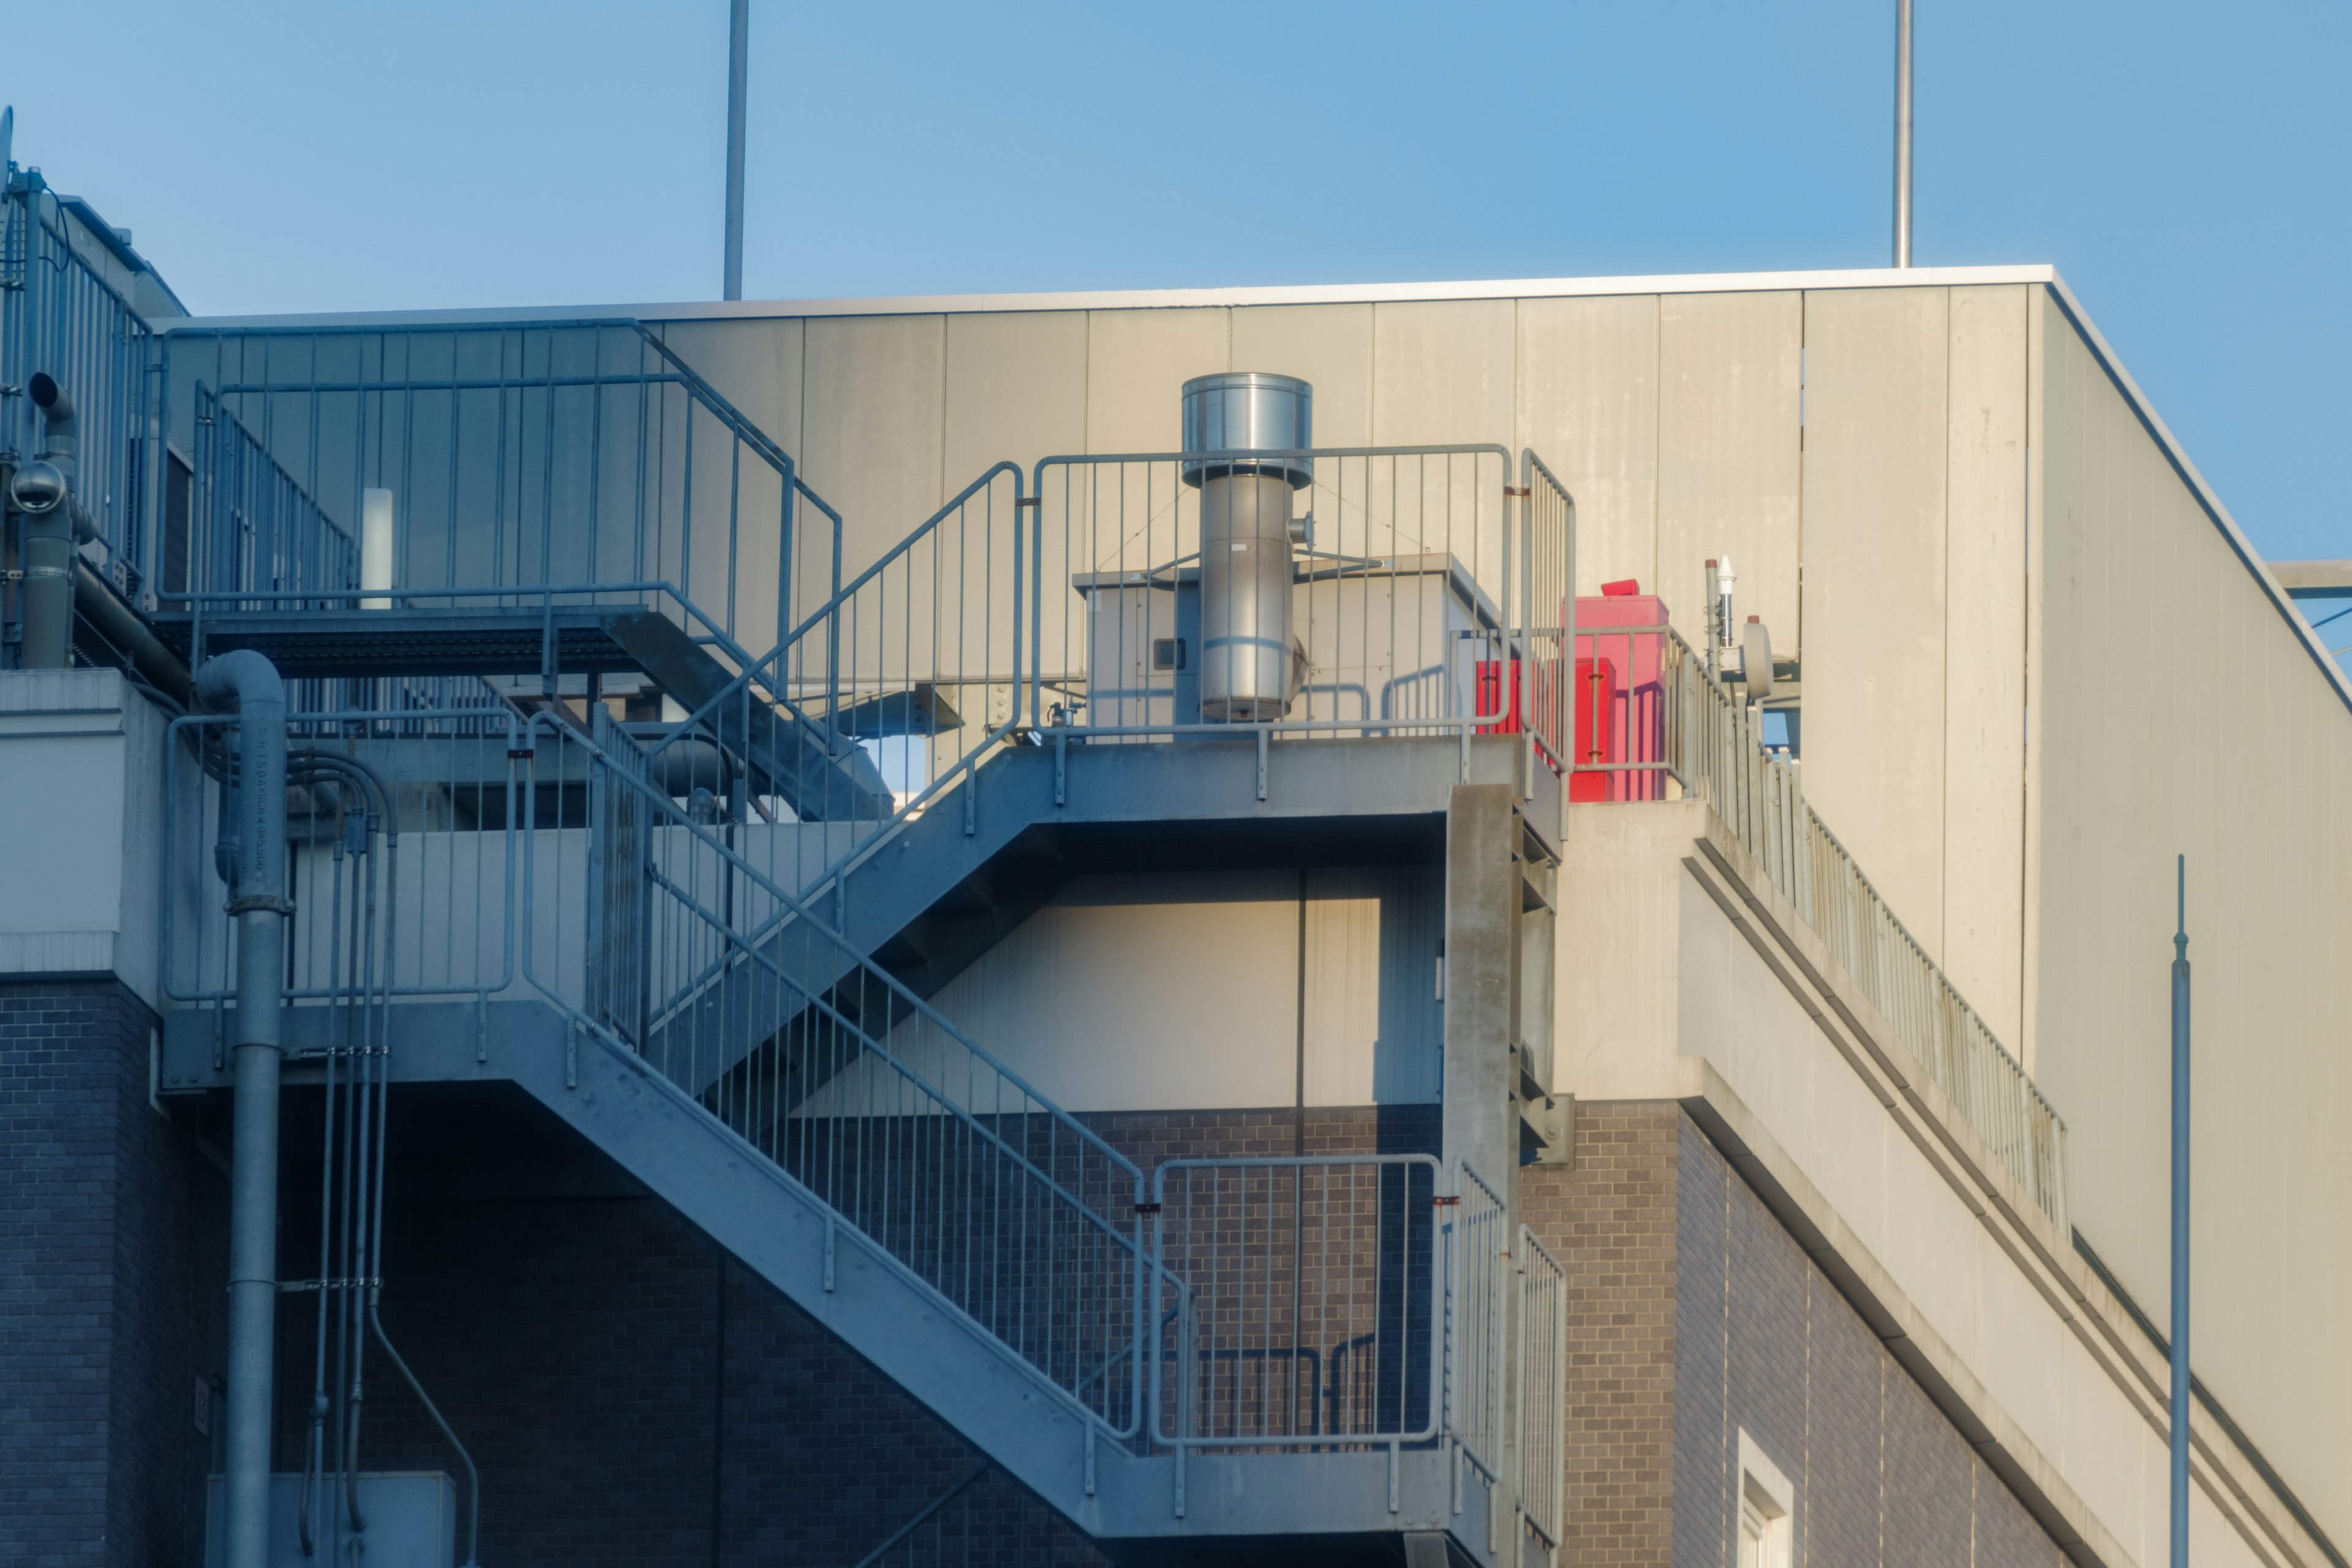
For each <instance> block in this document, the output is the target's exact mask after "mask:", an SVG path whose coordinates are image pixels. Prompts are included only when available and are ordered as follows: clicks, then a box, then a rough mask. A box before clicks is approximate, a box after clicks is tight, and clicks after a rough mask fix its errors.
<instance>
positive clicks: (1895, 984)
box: [1573, 626, 2067, 1234]
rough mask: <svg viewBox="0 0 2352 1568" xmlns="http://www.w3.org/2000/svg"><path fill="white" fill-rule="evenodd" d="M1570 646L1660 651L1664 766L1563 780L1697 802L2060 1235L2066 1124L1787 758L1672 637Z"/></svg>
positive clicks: (1607, 768) (1647, 631)
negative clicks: (1900, 914) (1660, 786)
mask: <svg viewBox="0 0 2352 1568" xmlns="http://www.w3.org/2000/svg"><path fill="white" fill-rule="evenodd" d="M1580 636H1581V637H1583V638H1586V639H1592V640H1593V641H1594V642H1595V643H1596V647H1597V644H1598V643H1599V642H1600V641H1601V640H1604V639H1614V638H1617V637H1626V638H1629V639H1630V638H1632V637H1655V638H1658V639H1659V640H1660V643H1661V655H1662V657H1661V659H1660V667H1659V686H1660V690H1659V692H1658V694H1657V697H1658V701H1659V703H1660V707H1661V711H1660V713H1659V715H1658V717H1659V719H1660V721H1661V722H1660V726H1659V729H1660V733H1659V735H1658V741H1659V746H1660V753H1661V754H1658V755H1654V756H1643V757H1633V758H1628V759H1626V760H1624V761H1622V762H1619V763H1603V764H1591V763H1577V764H1575V766H1574V770H1573V771H1575V772H1577V773H1619V774H1622V773H1639V772H1651V773H1658V774H1661V775H1663V776H1665V777H1668V778H1671V779H1672V780H1673V781H1674V782H1675V784H1676V785H1677V786H1679V788H1680V789H1681V790H1682V791H1683V792H1684V793H1685V794H1686V795H1699V796H1703V797H1704V798H1705V799H1706V802H1707V805H1708V807H1709V809H1710V811H1711V812H1712V814H1713V815H1714V816H1715V818H1716V819H1717V821H1718V822H1720V823H1722V824H1723V826H1724V827H1725V828H1726V829H1727V831H1728V832H1729V833H1730V834H1731V836H1732V837H1734V838H1735V839H1737V840H1738V843H1739V845H1740V847H1742V848H1744V849H1745V850H1746V851H1747V852H1748V854H1749V855H1750V856H1751V857H1753V858H1754V859H1755V861H1756V864H1757V865H1758V867H1759V868H1760V869H1761V871H1762V873H1763V875H1764V877H1765V879H1767V880H1768V881H1769V882H1770V883H1771V884H1772V886H1773V887H1774V888H1775V889H1778V890H1779V891H1780V893H1781V894H1782V895H1783V896H1784V897H1786V898H1787V899H1788V900H1789V901H1790V904H1791V905H1793V906H1794V907H1795V909H1796V912H1797V917H1798V919H1799V920H1801V921H1803V922H1804V924H1805V927H1806V929H1807V930H1809V931H1811V932H1812V933H1813V934H1814V935H1815V936H1817V937H1819V938H1820V939H1821V940H1822V943H1823V945H1824V946H1826V947H1827V948H1828V949H1829V952H1830V955H1831V956H1832V958H1833V959H1835V960H1836V961H1837V963H1838V964H1839V965H1840V966H1841V967H1842V968H1843V969H1844V970H1845V972H1846V973H1847V974H1848V975H1849V976H1851V977H1852V979H1853V982H1854V984H1855V985H1856V987H1857V988H1858V989H1859V990H1860V991H1861V992H1862V994H1863V995H1864V996H1865V997H1866V998H1868V1000H1869V1002H1870V1004H1871V1005H1872V1006H1873V1007H1874V1008H1876V1009H1877V1010H1878V1013H1879V1015H1880V1016H1882V1017H1884V1018H1885V1020H1886V1023H1887V1025H1888V1026H1889V1027H1890V1028H1891V1029H1892V1030H1893V1031H1894V1033H1895V1037H1897V1038H1898V1039H1899V1040H1901V1041H1902V1043H1903V1045H1904V1047H1906V1049H1907V1050H1908V1051H1909V1052H1910V1053H1911V1055H1912V1056H1913V1058H1915V1059H1916V1061H1917V1062H1918V1063H1919V1065H1920V1067H1921V1068H1923V1069H1924V1070H1925V1071H1926V1072H1927V1076H1928V1077H1929V1078H1930V1079H1933V1080H1934V1081H1935V1083H1936V1085H1937V1088H1938V1089H1941V1090H1942V1091H1943V1092H1944V1094H1945V1095H1946V1097H1947V1098H1948V1099H1949V1100H1951V1101H1952V1104H1953V1106H1954V1108H1955V1109H1956V1110H1958V1112H1959V1114H1960V1116H1961V1117H1962V1119H1963V1120H1965V1121H1967V1122H1968V1123H1969V1126H1970V1127H1972V1128H1973V1129H1974V1130H1975V1131H1977V1132H1978V1133H1979V1135H1980V1136H1982V1137H1983V1138H1984V1140H1985V1142H1986V1143H1987V1144H1988V1145H1990V1149H1991V1151H1992V1153H1993V1155H1994V1157H1995V1158H1996V1159H1997V1160H1999V1161H2000V1164H2001V1166H2002V1168H2003V1169H2005V1170H2007V1171H2008V1172H2009V1173H2010V1174H2011V1175H2012V1176H2014V1177H2015V1178H2016V1179H2017V1181H2018V1182H2019V1184H2021V1185H2022V1186H2023V1187H2024V1188H2025V1190H2026V1193H2027V1194H2028V1195H2029V1196H2030V1197H2031V1198H2032V1201H2033V1203H2034V1204H2035V1205H2037V1206H2038V1207H2040V1208H2041V1209H2042V1212H2043V1213H2044V1214H2046V1215H2049V1216H2050V1219H2051V1221H2052V1222H2053V1224H2055V1225H2056V1226H2058V1227H2059V1229H2060V1231H2061V1233H2062V1234H2063V1232H2064V1230H2065V1228H2066V1223H2067V1222H2066V1190H2065V1163H2066V1162H2065V1142H2066V1124H2065V1121H2064V1120H2063V1118H2061V1117H2060V1116H2059V1114H2058V1111H2057V1109H2056V1108H2055V1107H2054V1106H2053V1105H2052V1104H2051V1103H2050V1101H2049V1100H2048V1098H2047V1097H2046V1096H2044V1095H2043V1094H2042V1090H2041V1089H2040V1087H2039V1086H2038V1085H2036V1084H2035V1083H2034V1081H2033V1080H2032V1077H2031V1076H2029V1075H2028V1074H2027V1072H2026V1071H2025V1068H2024V1066H2023V1064H2022V1063H2021V1062H2020V1061H2019V1060H2018V1058H2016V1057H2015V1056H2014V1055H2012V1054H2011V1052H2010V1050H2009V1048H2008V1047H2006V1046H2004V1045H2003V1044H2002V1043H2001V1041H2000V1037H1998V1036H1996V1035H1995V1034H1994V1033H1993V1032H1992V1030H1991V1028H1990V1026H1987V1025H1986V1023H1985V1021H1984V1019H1983V1016H1981V1015H1980V1014H1979V1013H1978V1012H1977V1010H1976V1009H1975V1008H1974V1007H1973V1006H1971V1005H1969V1001H1968V999H1967V998H1966V997H1964V996H1963V995H1961V994H1960V992H1959V990H1958V987H1957V986H1955V985H1954V984H1952V981H1951V979H1950V977H1949V976H1948V975H1947V974H1946V973H1944V971H1943V970H1942V968H1941V967H1940V966H1939V965H1937V963H1936V962H1935V961H1934V960H1933V959H1931V958H1930V957H1928V956H1927V950H1926V949H1925V948H1923V947H1922V946H1921V945H1920V943H1919V942H1918V940H1917V939H1916V937H1914V936H1913V935H1912V934H1911V932H1910V931H1909V929H1908V928H1907V927H1906V926H1905V925H1904V924H1903V922H1902V921H1901V920H1900V919H1898V918H1897V917H1896V915H1895V911H1894V910H1893V909H1892V908H1891V907H1890V906H1889V904H1888V903H1887V901H1886V900H1885V896H1884V895H1883V894H1881V893H1880V892H1879V890H1878V889H1877V887H1876V886H1875V885H1874V883H1873V882H1872V881H1871V879H1869V877H1868V876H1867V875H1866V874H1864V871H1863V869H1862V868H1861V866H1860V864H1859V863H1858V862H1857V861H1856V860H1855V859H1854V858H1853V854H1852V853H1851V852H1850V851H1849V850H1848V849H1847V848H1846V847H1845V846H1844V844H1843V843H1842V842H1841V841H1840V840H1839V838H1838V837H1837V836H1836V834H1834V833H1832V831H1831V830H1830V827H1829V826H1828V824H1826V823H1825V822H1823V821H1822V818H1821V816H1820V814H1818V813H1817V812H1815V811H1814V810H1813V809H1812V807H1811V805H1809V804H1807V802H1806V800H1805V795H1804V784H1803V771H1802V767H1801V764H1800V763H1798V762H1797V761H1796V759H1794V758H1792V757H1790V756H1789V755H1787V754H1786V752H1780V753H1778V754H1775V753H1772V752H1768V751H1767V750H1766V748H1765V746H1764V744H1763V740H1762V734H1761V720H1760V718H1759V712H1758V710H1757V709H1756V708H1755V707H1754V706H1753V705H1751V704H1748V703H1744V702H1741V701H1740V700H1738V699H1736V698H1735V697H1733V696H1732V695H1731V694H1730V693H1729V692H1728V691H1727V690H1726V689H1725V688H1724V687H1723V685H1722V683H1720V682H1719V681H1717V679H1714V677H1713V676H1712V675H1711V674H1710V673H1709V672H1708V670H1707V669H1706V661H1705V660H1704V659H1702V658H1700V657H1699V655H1698V654H1697V653H1696V651H1694V650H1693V649H1692V647H1690V645H1689V644H1687V643H1685V642H1684V641H1683V639H1682V637H1680V636H1679V635H1678V634H1677V633H1676V632H1675V630H1674V629H1673V628H1672V627H1671V626H1594V627H1588V628H1586V629H1585V630H1584V631H1583V632H1582V633H1581V634H1580ZM1598 722H1599V719H1598V717H1597V716H1596V719H1595V723H1596V725H1597V724H1598ZM1660 793H1661V795H1663V793H1664V792H1660Z"/></svg>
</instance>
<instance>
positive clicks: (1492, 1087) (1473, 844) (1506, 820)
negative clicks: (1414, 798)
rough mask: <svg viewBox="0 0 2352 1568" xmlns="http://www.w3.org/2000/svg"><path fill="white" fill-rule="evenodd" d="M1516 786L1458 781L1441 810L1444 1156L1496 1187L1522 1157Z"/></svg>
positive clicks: (1512, 1176)
mask: <svg viewBox="0 0 2352 1568" xmlns="http://www.w3.org/2000/svg"><path fill="white" fill-rule="evenodd" d="M1516 797H1517V791H1515V790H1514V789H1512V787H1511V786H1510V785H1508V784H1459V785H1456V786H1455V788H1454V796H1453V801H1452V805H1451V808H1450V810H1449V811H1448V812H1447V814H1446V820H1445V1082H1444V1096H1445V1107H1444V1110H1445V1163H1446V1166H1447V1169H1448V1170H1451V1169H1452V1167H1453V1164H1454V1162H1455V1161H1456V1160H1466V1161H1467V1162H1469V1163H1470V1165H1471V1167H1472V1168H1473V1169H1474V1170H1475V1171H1476V1172H1477V1173H1479V1174H1480V1175H1481V1176H1483V1177H1485V1178H1486V1181H1487V1182H1488V1183H1489V1184H1492V1185H1493V1186H1494V1188H1495V1190H1496V1192H1498V1193H1503V1192H1515V1190H1516V1188H1517V1176H1516V1173H1517V1170H1518V1166H1519V1141H1518V1112H1517V1109H1516V1107H1515V1105H1514V1104H1513V1100H1514V1096H1515V1093H1516V1090H1517V1070H1516V1066H1515V1064H1514V1062H1513V1060H1512V1056H1511V1048H1512V1047H1513V1046H1514V1045H1516V1044H1517V1033H1518V1019H1519V979H1520V962H1521V951H1520V942H1519V902H1520V891H1519V887H1520V872H1519V856H1518V851H1519V834H1520V831H1521V829H1520V826H1519V816H1518V810H1517V798H1516ZM1513 1201H1514V1206H1515V1207H1516V1198H1514V1200H1513Z"/></svg>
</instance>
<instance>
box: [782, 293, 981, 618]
mask: <svg viewBox="0 0 2352 1568" xmlns="http://www.w3.org/2000/svg"><path fill="white" fill-rule="evenodd" d="M807 367H808V368H807V387H808V400H807V407H806V413H805V415H804V416H803V437H802V446H803V451H802V453H801V465H802V468H803V475H804V477H805V478H806V479H807V480H808V482H809V484H810V485H811V486H812V487H813V488H814V489H815V490H816V491H817V493H818V494H820V495H822V496H824V499H825V500H828V501H830V502H831V503H832V504H833V505H834V507H835V509H836V510H839V511H840V512H841V514H842V517H843V520H844V525H843V541H844V542H843V546H842V554H843V561H842V574H843V576H844V577H845V578H846V577H849V576H852V575H855V574H856V573H857V572H858V571H859V570H861V569H863V568H864V567H865V566H866V565H868V564H869V563H872V562H873V561H874V560H875V559H876V558H877V557H878V556H879V555H881V554H882V552H884V551H887V549H889V548H890V546H892V545H894V544H896V543H898V542H899V541H900V540H902V539H904V538H905V537H906V536H907V535H908V533H910V532H912V531H914V529H915V527H916V525H917V524H919V523H920V522H921V521H923V520H924V519H926V518H928V517H929V516H930V515H931V513H932V512H933V511H935V510H938V509H939V505H940V501H941V500H943V499H944V495H943V493H942V489H941V486H942V483H943V468H942V461H941V459H942V458H943V456H944V452H943V448H942V442H943V438H944V408H945V404H946V381H947V322H946V320H945V318H943V317H940V316H845V317H838V318H828V319H824V320H818V321H811V322H810V323H809V326H808V349H807ZM958 483H959V484H961V480H959V481H958Z"/></svg>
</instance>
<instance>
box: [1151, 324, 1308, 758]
mask: <svg viewBox="0 0 2352 1568" xmlns="http://www.w3.org/2000/svg"><path fill="white" fill-rule="evenodd" d="M1314 412H1315V389H1314V388H1313V387H1312V386H1309V385H1308V384H1307V383H1305V382H1303V381H1300V380H1299V379H1298V378H1297V377H1296V376H1288V375H1268V374H1265V373H1264V372H1262V371H1234V372H1229V373H1228V374H1223V375H1203V376H1198V377H1195V378H1194V379H1192V380H1191V381H1188V382H1186V383H1185V384H1184V451H1185V454H1186V456H1185V459H1184V468H1183V472H1184V482H1185V483H1186V484H1189V485H1197V486H1199V487H1200V490H1201V717H1202V719H1204V720H1207V721H1211V722H1218V721H1224V722H1230V723H1236V724H1248V723H1264V722H1267V721H1272V720H1276V719H1279V718H1281V717H1283V716H1284V715H1285V714H1286V713H1287V712H1289V711H1290V704H1291V701H1292V700H1293V699H1295V698H1296V697H1297V695H1298V688H1299V685H1300V683H1301V682H1302V680H1303V679H1305V674H1306V658H1305V655H1304V653H1303V652H1302V651H1301V649H1300V648H1299V647H1298V644H1297V639H1296V638H1295V637H1293V636H1292V635H1291V630H1290V592H1291V581H1292V569H1291V559H1290V544H1291V521H1290V492H1291V491H1292V490H1294V489H1305V488H1306V487H1307V485H1309V484H1312V483H1313V482H1314V479H1315V465H1314V460H1313V459H1312V458H1303V457H1283V456H1268V457H1265V458H1249V457H1245V456H1243V455H1242V454H1245V453H1252V452H1265V453H1268V454H1280V453H1289V452H1297V451H1300V450H1303V449H1304V448H1306V447H1311V446H1313V445H1314V444H1315V438H1314ZM1196 453H1198V454H1202V456H1199V457H1195V456H1193V454H1196ZM1208 454H1215V455H1214V456H1209V455H1208Z"/></svg>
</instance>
